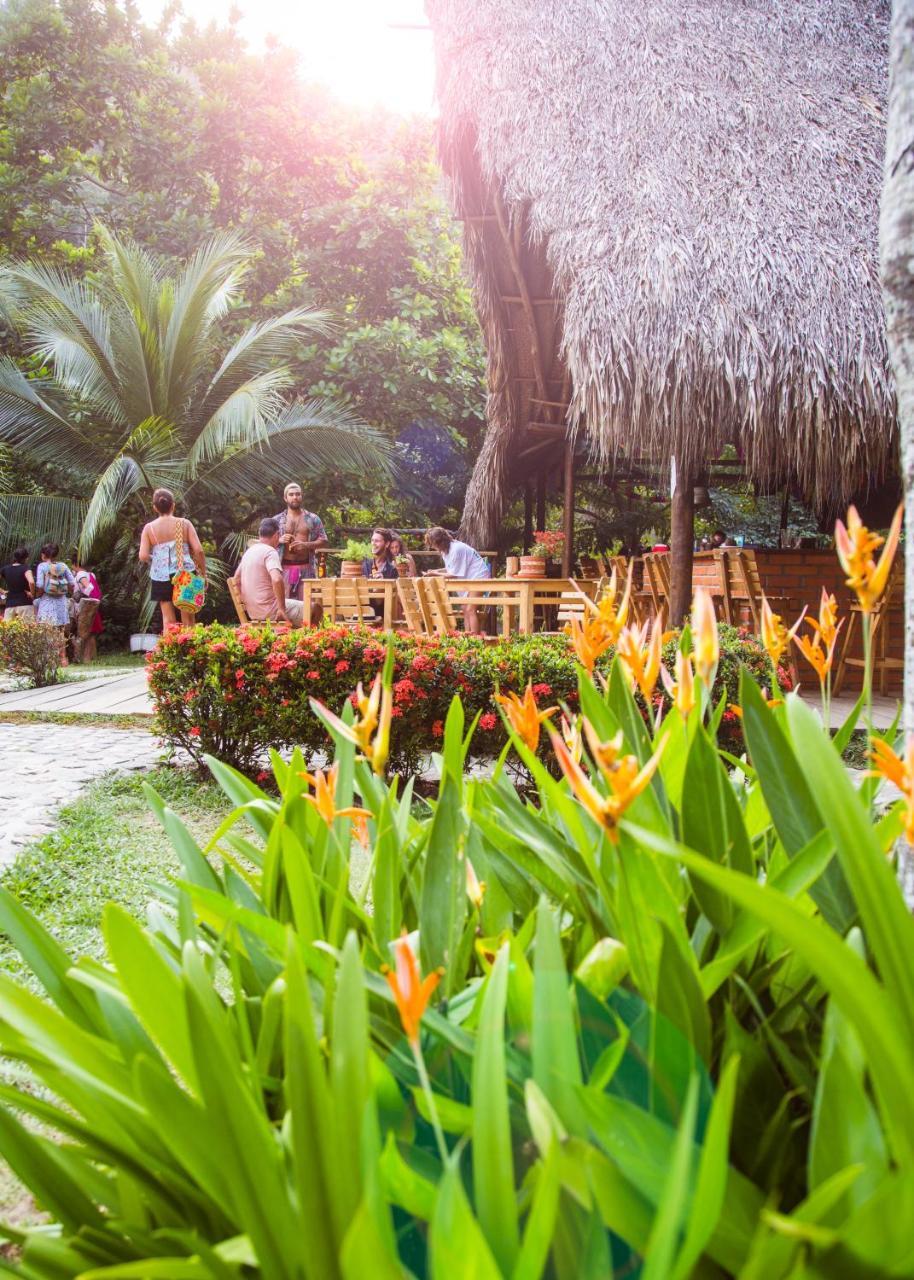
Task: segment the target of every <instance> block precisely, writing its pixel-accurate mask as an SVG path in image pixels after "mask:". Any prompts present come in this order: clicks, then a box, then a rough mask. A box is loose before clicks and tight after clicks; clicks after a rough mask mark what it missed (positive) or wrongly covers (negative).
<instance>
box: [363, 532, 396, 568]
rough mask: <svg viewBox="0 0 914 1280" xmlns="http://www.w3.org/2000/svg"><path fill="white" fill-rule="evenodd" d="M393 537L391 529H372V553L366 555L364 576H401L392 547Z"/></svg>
mask: <svg viewBox="0 0 914 1280" xmlns="http://www.w3.org/2000/svg"><path fill="white" fill-rule="evenodd" d="M393 537H394V535H393V534H392V533H391V531H390V529H373V530H372V533H371V555H370V556H366V557H365V559H364V560H363V561H362V577H363V578H398V577H399V576H400V575H399V574H398V573H397V566H396V565H395V564H394V557H393V552H392V551H391V549H390V544H391V542H393Z"/></svg>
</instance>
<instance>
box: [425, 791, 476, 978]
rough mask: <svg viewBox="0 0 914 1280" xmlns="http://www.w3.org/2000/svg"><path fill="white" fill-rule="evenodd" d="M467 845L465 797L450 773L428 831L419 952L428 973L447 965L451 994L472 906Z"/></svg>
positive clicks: (445, 976) (446, 971)
mask: <svg viewBox="0 0 914 1280" xmlns="http://www.w3.org/2000/svg"><path fill="white" fill-rule="evenodd" d="M462 845H463V829H462V819H461V811H460V796H459V792H458V789H457V787H456V785H455V784H454V783H453V782H452V781H451V778H450V775H445V777H444V778H443V779H442V787H441V796H440V798H439V800H438V806H437V808H436V809H435V816H434V817H433V819H432V826H431V830H430V831H429V836H428V852H427V854H426V859H425V872H424V877H423V881H422V897H421V900H420V903H419V951H420V958H421V962H422V971H423V973H431V971H432V970H433V969H437V968H439V967H441V966H443V968H444V970H445V975H444V979H443V982H442V986H443V987H444V988H445V991H446V992H447V993H449V994H450V993H452V992H453V991H454V990H455V989H456V985H457V984H456V975H455V974H454V973H453V972H451V971H450V967H451V965H452V964H453V961H454V960H455V958H456V956H457V952H458V949H459V946H460V939H461V937H462V935H463V925H464V921H465V919H466V911H467V893H466V866H465V864H464V860H463V848H462Z"/></svg>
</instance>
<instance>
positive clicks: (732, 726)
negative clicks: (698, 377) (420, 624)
mask: <svg viewBox="0 0 914 1280" xmlns="http://www.w3.org/2000/svg"><path fill="white" fill-rule="evenodd" d="M720 642H721V660H720V666H719V670H718V679H717V684H716V685H715V689H714V698H715V701H716V700H719V699H720V698H721V697H723V698H724V699H725V701H726V703H727V704H728V705H729V704H730V703H735V702H736V701H737V698H738V684H739V672H740V667H741V666H743V665H745V666H746V667H747V668H748V670H749V671H750V673H751V675H752V676H753V678H754V679H755V680H756V682H758V683H759V684H761V685H764V686H767V685H769V684H770V682H771V666H770V663H769V661H768V659H767V657H766V655H765V652H764V650H763V649H762V647H761V645H760V644H759V643H758V641H757V640H756V639H755V638H754V637H752V636H750V635H748V634H747V633H745V632H743V631H739V630H737V629H736V628H735V627H721V629H720ZM676 643H677V637H676V636H675V635H674V636H673V638H672V639H670V640H669V641H668V643H667V645H666V647H665V649H664V660H665V663H666V665H667V666H668V667H670V668H672V665H673V657H674V654H675V649H676ZM392 644H393V647H394V675H393V681H394V683H393V701H394V710H393V716H394V719H393V724H392V727H391V759H392V761H393V763H394V764H395V766H396V767H398V768H400V769H402V770H414V769H415V768H416V765H417V764H418V762H419V760H420V759H421V758H422V756H424V755H425V754H426V753H428V752H429V751H433V750H436V749H437V748H438V747H439V746H440V740H441V735H442V731H443V727H444V721H445V718H446V716H447V711H448V707H449V706H450V704H451V700H452V699H453V697H454V695H455V694H457V695H459V696H460V698H461V701H462V702H463V705H464V709H465V711H466V715H467V719H468V722H469V721H471V720H472V719H473V717H474V716H476V715H477V714H478V716H479V723H478V727H477V731H476V735H475V738H474V747H473V749H474V753H475V754H477V755H479V756H483V757H484V756H494V755H497V753H498V752H499V751H500V750H501V748H502V747H503V746H504V744H505V741H506V732H505V728H504V723H503V721H502V717H501V715H500V714H499V711H498V706H497V704H496V702H495V694H496V692H498V691H499V690H500V691H502V692H507V691H509V690H515V691H516V692H518V693H522V692H523V690H524V689H525V688H526V686H527V684H528V682H529V683H531V684H532V686H533V693H534V696H535V697H536V699H537V701H538V702H539V703H540V704H541V705H542V706H546V705H549V706H552V705H557V704H563V703H564V704H566V705H567V706H568V707H569V709H570V710H572V711H574V710H575V709H576V707H577V698H578V672H579V669H580V668H579V667H578V664H577V662H576V661H575V658H574V655H573V653H572V650H571V646H570V643H569V641H568V639H567V638H566V637H565V636H564V635H554V634H553V635H537V634H535V635H531V636H514V637H511V638H510V639H508V640H504V641H500V642H499V643H497V644H492V643H487V642H486V641H485V640H483V639H481V638H480V637H476V636H465V635H458V634H454V635H447V636H428V637H426V636H414V635H411V634H408V633H400V634H395V635H394V636H393V638H392ZM386 645H387V639H386V637H385V636H384V635H381V634H379V633H378V632H377V631H372V630H371V629H370V628H368V627H352V628H349V627H339V626H322V627H316V628H309V629H305V630H299V631H292V632H278V631H276V630H274V629H273V628H272V627H270V626H269V625H257V626H255V627H228V626H221V625H217V624H213V625H210V626H206V627H201V626H197V627H189V628H175V629H172V630H171V631H169V632H168V633H167V634H166V635H165V636H164V637H163V638H162V641H161V643H160V644H159V646H158V648H157V649H156V650H155V651H154V653H151V654H150V655H149V659H148V671H149V687H150V691H151V693H152V696H153V698H154V700H155V705H156V714H157V727H158V730H159V732H160V733H161V734H162V735H163V737H165V738H166V739H167V740H168V741H169V742H170V743H171V744H172V745H174V746H178V747H183V748H184V749H185V750H187V751H188V752H189V753H190V754H191V755H192V756H193V757H194V759H196V760H201V759H202V758H203V756H204V755H205V754H207V755H214V756H217V757H218V758H219V759H221V760H225V761H227V762H229V763H231V764H233V765H234V766H235V767H236V768H240V769H243V770H245V771H247V772H253V771H256V770H257V769H258V768H261V767H262V764H263V758H264V755H265V751H266V749H267V748H268V747H271V746H272V747H283V746H293V745H294V746H299V747H301V748H302V750H303V751H304V753H305V755H306V756H307V755H309V754H311V753H313V752H314V751H319V750H323V749H325V748H326V747H327V745H328V737H327V732H326V729H325V728H324V726H323V725H322V724H321V723H320V721H319V720H318V719H317V718H316V717H315V716H314V714H313V713H312V711H311V708H310V704H309V699H311V698H315V699H317V700H318V701H320V702H322V703H324V704H325V705H326V706H327V707H329V708H330V709H331V710H333V711H339V710H340V708H341V707H342V706H343V705H344V704H345V702H346V700H347V698H352V697H353V694H354V691H355V688H356V686H357V684H358V683H359V682H361V683H362V685H363V686H364V688H365V689H367V688H368V687H369V685H370V684H371V682H372V681H373V680H374V678H375V676H376V675H377V674H378V672H379V671H380V670H381V668H382V666H383V664H384V658H385V654H386V651H387V650H386ZM611 659H612V654H611V652H610V653H607V654H606V655H605V656H604V658H603V659H602V660H601V661H600V663H599V664H598V669H599V670H601V671H603V672H604V673H605V672H607V671H608V670H609V666H610V662H611ZM780 675H781V682H782V687H789V684H790V681H789V676H788V674H787V672H786V671H782V672H781V673H780ZM655 699H656V700H657V704H658V705H659V703H660V702H661V701H662V702H663V703H664V704H665V705H666V704H667V703H668V699H667V696H666V694H665V693H663V691H662V688H661V686H660V685H659V684H658V686H657V693H656V694H655ZM641 709H642V713H644V712H645V711H646V708H645V707H644V705H643V703H642V704H641ZM721 735H722V736H721V741H722V745H725V746H727V747H728V748H729V749H731V750H735V749H741V741H742V736H741V729H740V724H739V720H738V718H737V716H736V713H735V712H733V711H732V710H729V709H727V710H724V712H723V719H722V723H721Z"/></svg>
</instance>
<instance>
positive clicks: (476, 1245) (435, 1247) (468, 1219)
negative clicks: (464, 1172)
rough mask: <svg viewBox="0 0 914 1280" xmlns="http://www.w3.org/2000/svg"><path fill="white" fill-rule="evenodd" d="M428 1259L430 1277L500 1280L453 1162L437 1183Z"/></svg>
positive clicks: (439, 1278)
mask: <svg viewBox="0 0 914 1280" xmlns="http://www.w3.org/2000/svg"><path fill="white" fill-rule="evenodd" d="M429 1260H430V1264H431V1265H430V1274H431V1280H503V1276H502V1273H501V1271H500V1270H499V1267H498V1263H497V1262H496V1261H495V1259H494V1257H493V1256H492V1251H491V1249H490V1248H489V1246H488V1244H487V1243H486V1238H485V1236H484V1235H483V1233H482V1231H481V1230H480V1227H479V1223H478V1222H477V1221H476V1219H475V1218H474V1217H473V1214H472V1212H471V1210H470V1206H469V1204H468V1203H467V1198H466V1195H465V1194H464V1190H463V1185H462V1183H461V1181H460V1174H459V1172H458V1170H457V1166H456V1164H451V1165H450V1166H449V1167H448V1168H447V1169H446V1170H445V1173H444V1177H443V1178H442V1179H441V1182H440V1183H439V1185H438V1197H437V1200H436V1201H435V1213H434V1216H433V1218H432V1225H431V1231H430V1233H429Z"/></svg>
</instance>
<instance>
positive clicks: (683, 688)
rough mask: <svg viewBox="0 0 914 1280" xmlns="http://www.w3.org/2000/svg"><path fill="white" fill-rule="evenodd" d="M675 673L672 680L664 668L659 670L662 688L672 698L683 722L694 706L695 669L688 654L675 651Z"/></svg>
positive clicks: (679, 650)
mask: <svg viewBox="0 0 914 1280" xmlns="http://www.w3.org/2000/svg"><path fill="white" fill-rule="evenodd" d="M675 672H676V678H675V680H674V679H673V677H672V676H671V675H670V673H669V671H667V669H666V667H661V668H660V676H661V678H662V680H663V687H664V688H665V689H666V691H667V693H668V694H669V695H670V697H671V698H672V700H673V706H674V707H675V708H676V710H677V711H678V712H679V714H680V715H681V716H682V718H683V720H688V718H689V716H690V715H691V713H692V708H693V707H694V706H695V669H694V667H693V666H692V655H691V654H690V653H683V652H682V650H681V649H677V650H676V668H675Z"/></svg>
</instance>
